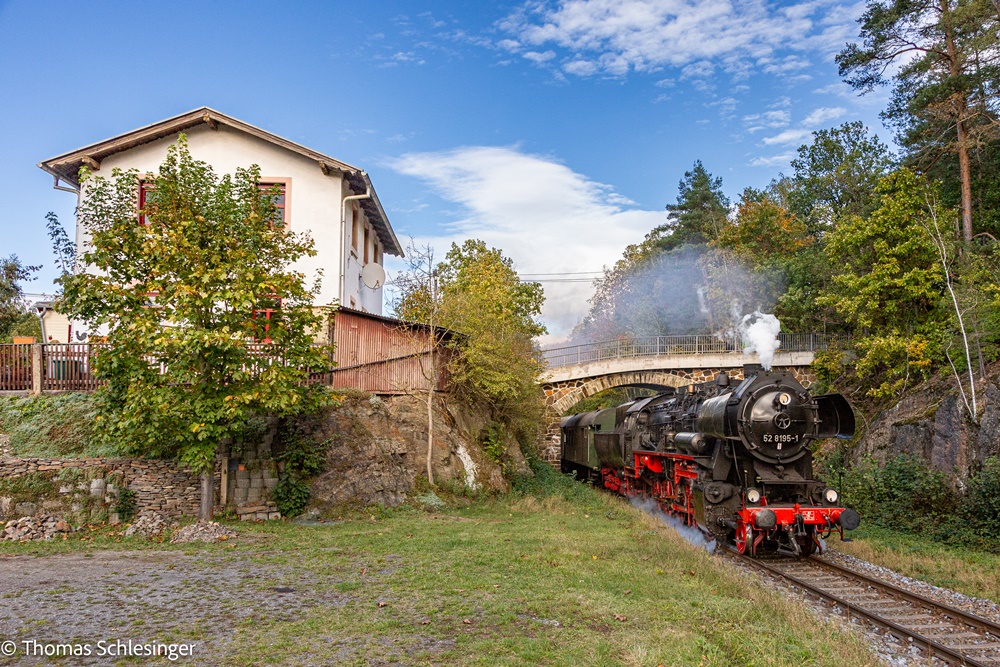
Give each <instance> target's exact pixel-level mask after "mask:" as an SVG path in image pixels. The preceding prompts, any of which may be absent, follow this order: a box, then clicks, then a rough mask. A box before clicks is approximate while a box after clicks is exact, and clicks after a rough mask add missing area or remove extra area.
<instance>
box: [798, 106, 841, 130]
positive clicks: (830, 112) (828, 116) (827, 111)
mask: <svg viewBox="0 0 1000 667" xmlns="http://www.w3.org/2000/svg"><path fill="white" fill-rule="evenodd" d="M845 113H847V109H845V108H844V107H820V108H818V109H815V110H813V112H812V113H811V114H809V115H808V116H806V118H805V120H803V121H802V125H804V126H806V127H816V126H817V125H822V124H823V123H825V122H827V121H828V120H835V119H837V118H840V117H841V116H843V115H844V114H845Z"/></svg>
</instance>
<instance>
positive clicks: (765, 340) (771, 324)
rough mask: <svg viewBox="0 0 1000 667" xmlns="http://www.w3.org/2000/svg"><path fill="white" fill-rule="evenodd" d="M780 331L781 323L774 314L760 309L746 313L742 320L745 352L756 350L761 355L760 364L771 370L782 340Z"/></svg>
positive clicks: (741, 327) (751, 352) (741, 331)
mask: <svg viewBox="0 0 1000 667" xmlns="http://www.w3.org/2000/svg"><path fill="white" fill-rule="evenodd" d="M779 333H781V323H780V322H779V321H778V318H777V317H775V316H774V315H771V314H770V313H762V312H760V311H759V310H758V311H755V312H753V313H751V314H750V315H745V316H744V317H743V320H742V321H741V322H740V335H741V336H742V337H743V354H753V353H754V352H756V353H757V354H758V355H759V356H760V365H761V366H763V367H764V370H766V371H769V370H771V364H773V363H774V353H775V352H776V351H777V349H778V346H780V345H781V341H779V340H778V334H779Z"/></svg>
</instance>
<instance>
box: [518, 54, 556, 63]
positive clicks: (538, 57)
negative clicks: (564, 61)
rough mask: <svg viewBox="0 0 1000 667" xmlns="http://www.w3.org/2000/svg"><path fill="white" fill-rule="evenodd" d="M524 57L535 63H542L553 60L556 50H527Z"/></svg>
mask: <svg viewBox="0 0 1000 667" xmlns="http://www.w3.org/2000/svg"><path fill="white" fill-rule="evenodd" d="M524 57H525V58H527V59H528V60H530V61H531V62H533V63H535V64H536V65H540V64H541V63H544V62H546V61H548V60H552V59H553V58H555V57H556V52H555V51H546V52H545V53H539V52H538V51H526V52H525V53H524Z"/></svg>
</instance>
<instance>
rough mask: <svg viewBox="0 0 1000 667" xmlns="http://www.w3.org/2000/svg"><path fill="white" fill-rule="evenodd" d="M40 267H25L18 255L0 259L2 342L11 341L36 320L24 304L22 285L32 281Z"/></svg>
mask: <svg viewBox="0 0 1000 667" xmlns="http://www.w3.org/2000/svg"><path fill="white" fill-rule="evenodd" d="M40 268H42V267H40V266H25V265H24V264H22V263H21V260H20V259H18V257H17V255H10V256H9V257H2V258H0V341H9V340H10V337H11V335H12V334H14V333H19V332H18V331H16V330H18V329H21V328H24V326H25V325H26V324H27V322H28V320H29V319H34V315H32V314H31V313H30V312H29V311H28V309H27V308H26V307H25V303H24V289H23V287H22V286H21V284H22V283H24V282H25V281H28V280H32V279H33V278H32V274H33V273H34V272H35V271H37V270H38V269H40Z"/></svg>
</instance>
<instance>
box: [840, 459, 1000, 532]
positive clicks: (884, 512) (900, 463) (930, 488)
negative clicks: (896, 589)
mask: <svg viewBox="0 0 1000 667" xmlns="http://www.w3.org/2000/svg"><path fill="white" fill-rule="evenodd" d="M830 458H831V459H834V458H836V457H835V456H832V457H830ZM834 468H835V467H834V466H831V467H830V468H828V470H831V471H832V470H834ZM827 482H828V483H830V484H833V485H836V483H837V480H836V479H833V478H832V475H828V479H827ZM967 488H968V493H967V494H965V495H963V494H961V493H959V492H958V491H956V490H955V489H953V488H952V487H951V486H950V485H949V482H948V478H947V476H946V475H945V474H944V473H942V472H939V471H937V470H932V469H930V468H929V467H928V465H927V463H926V462H925V461H924V460H923V459H920V458H918V457H915V456H912V455H902V456H896V457H893V458H891V459H889V460H888V461H886V463H885V465H884V466H881V467H880V466H879V465H878V464H877V463H876V462H875V461H874V460H871V459H866V460H865V461H863V462H862V463H861V464H860V465H858V466H856V467H854V468H851V469H848V470H846V471H845V472H844V476H843V488H842V489H841V492H842V494H843V499H844V503H845V504H846V505H848V506H850V507H853V508H855V509H856V510H857V511H858V512H859V513H860V514H861V517H862V521H864V522H865V523H868V524H870V525H875V526H880V527H883V528H889V529H892V530H899V531H903V532H908V533H912V534H916V535H919V536H921V537H923V538H927V539H931V540H934V541H937V542H942V543H945V544H953V545H964V546H970V547H974V548H977V549H984V550H989V551H997V550H1000V459H998V458H996V457H993V458H989V459H987V460H986V462H985V464H984V465H983V467H982V469H981V470H980V471H979V473H978V474H976V475H974V476H973V477H971V478H969V480H968V487H967Z"/></svg>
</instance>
